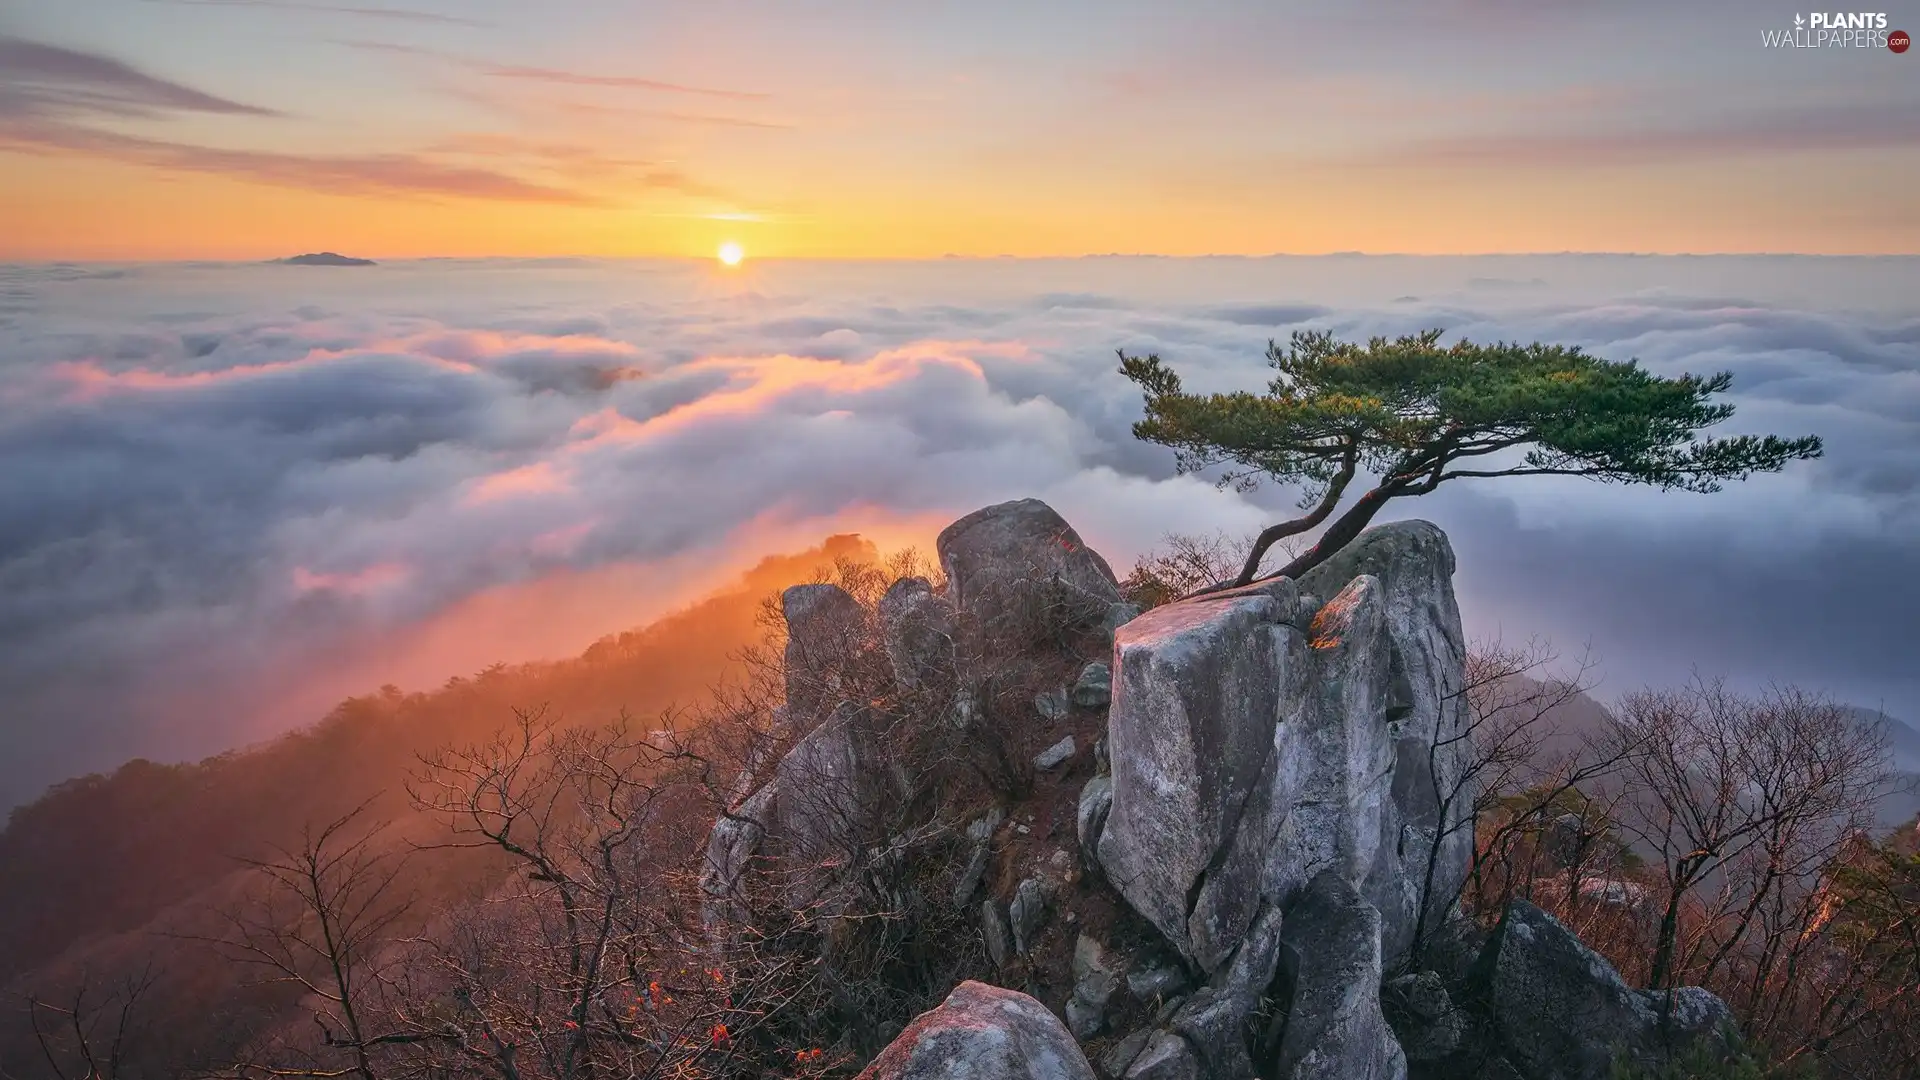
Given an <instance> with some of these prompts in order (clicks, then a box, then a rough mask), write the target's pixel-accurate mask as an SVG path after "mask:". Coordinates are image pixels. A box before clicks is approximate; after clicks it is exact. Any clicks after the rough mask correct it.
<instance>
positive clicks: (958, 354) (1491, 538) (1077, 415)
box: [0, 256, 1920, 806]
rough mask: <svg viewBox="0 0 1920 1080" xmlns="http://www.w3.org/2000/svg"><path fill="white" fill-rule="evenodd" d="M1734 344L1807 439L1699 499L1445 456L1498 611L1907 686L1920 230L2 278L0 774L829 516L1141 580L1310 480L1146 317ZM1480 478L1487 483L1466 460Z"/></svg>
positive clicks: (11, 798)
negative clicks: (1147, 557)
mask: <svg viewBox="0 0 1920 1080" xmlns="http://www.w3.org/2000/svg"><path fill="white" fill-rule="evenodd" d="M1430 326H1437V327H1444V328H1445V329H1446V330H1447V332H1448V334H1449V336H1450V337H1451V336H1456V335H1464V336H1467V337H1471V338H1474V339H1487V338H1506V339H1515V338H1518V339H1527V340H1532V339H1542V340H1548V341H1553V342H1560V343H1565V344H1577V345H1581V346H1584V347H1586V348H1588V349H1590V350H1592V351H1594V352H1597V353H1599V354H1601V355H1604V356H1608V357H1611V358H1625V357H1638V358H1640V359H1641V360H1642V361H1643V362H1644V363H1645V364H1647V365H1648V366H1649V367H1651V368H1652V369H1654V370H1656V371H1660V372H1663V373H1674V372H1679V371H1708V370H1730V371H1732V372H1734V373H1735V376H1736V379H1735V383H1734V392H1733V394H1732V399H1733V400H1734V401H1735V402H1736V403H1737V404H1738V406H1739V412H1738V415H1737V416H1736V417H1735V419H1734V420H1733V421H1732V422H1731V423H1730V424H1729V425H1728V430H1730V431H1768V432H1775V433H1779V434H1784V435H1800V434H1806V433H1816V434H1819V435H1821V436H1823V437H1824V438H1825V439H1826V441H1827V454H1826V457H1825V458H1824V459H1822V460H1819V461H1816V462H1811V463H1805V464H1801V465H1796V466H1795V467H1793V468H1792V469H1790V470H1789V471H1788V472H1787V473H1785V474H1783V475H1777V476H1768V477H1763V478H1760V479H1757V480H1754V481H1751V482H1749V483H1747V484H1744V485H1739V486H1736V487H1733V488H1730V489H1729V490H1728V491H1726V492H1724V493H1722V494H1719V495H1714V496H1710V497H1709V496H1696V495H1686V494H1660V493H1658V492H1654V491H1651V490H1644V489H1629V488H1621V487H1608V486H1602V485H1596V484H1590V483H1586V482H1582V481H1577V480H1564V479H1560V480H1550V479H1529V480H1524V481H1479V482H1475V481H1461V482H1456V483H1455V484H1452V485H1449V486H1448V488H1445V489H1442V491H1441V492H1440V493H1438V494H1436V495H1433V496H1429V497H1427V498H1424V499H1420V500H1417V501H1409V502H1406V503H1403V504H1397V505H1395V506H1394V507H1393V508H1392V511H1391V512H1390V513H1389V514H1388V515H1387V516H1388V517H1389V518H1391V517H1396V516H1398V517H1406V516H1422V517H1427V518H1430V519H1432V520H1435V521H1437V522H1439V523H1440V524H1442V525H1443V526H1445V527H1446V528H1447V529H1448V530H1449V531H1450V533H1451V534H1452V536H1453V539H1454V544H1455V547H1456V549H1457V551H1458V553H1459V560H1460V573H1459V578H1458V585H1459V588H1460V591H1461V595H1462V606H1463V608H1464V610H1465V613H1466V618H1467V620H1468V624H1469V631H1470V633H1472V634H1475V635H1477V636H1479V637H1482V638H1488V637H1493V636H1495V635H1498V636H1501V637H1503V638H1504V639H1506V640H1507V641H1509V642H1512V641H1515V640H1517V639H1525V638H1528V637H1530V636H1534V635H1539V636H1543V637H1546V638H1550V639H1551V640H1552V641H1553V642H1554V643H1555V644H1556V645H1558V646H1559V648H1560V650H1561V651H1562V652H1564V653H1570V654H1571V653H1578V652H1579V651H1581V649H1582V648H1583V647H1586V646H1588V645H1589V644H1590V645H1591V648H1592V650H1593V653H1594V656H1595V657H1596V658H1597V659H1598V660H1599V661H1600V662H1601V663H1602V665H1603V666H1602V668H1601V673H1602V675H1603V676H1604V679H1605V681H1604V683H1603V684H1602V686H1601V689H1600V693H1601V694H1602V696H1610V695H1613V694H1618V693H1621V692H1624V691H1627V690H1630V689H1633V688H1635V687H1638V686H1641V685H1645V684H1647V683H1670V682H1674V681H1677V680H1682V679H1685V678H1687V677H1689V675H1690V674H1692V673H1694V672H1695V671H1697V672H1699V673H1701V674H1705V675H1726V676H1729V677H1731V678H1733V679H1735V680H1736V681H1738V682H1740V683H1741V684H1743V685H1746V686H1759V685H1762V684H1764V683H1766V682H1768V681H1795V682H1800V683H1803V684H1806V685H1810V686H1814V687H1816V688H1819V689H1822V690H1825V691H1828V692H1831V693H1833V694H1835V695H1836V696H1839V697H1842V698H1845V699H1846V700H1849V701H1852V702H1854V703H1857V704H1861V705H1868V706H1875V707H1885V708H1886V709H1887V710H1888V711H1890V712H1891V713H1893V714H1894V715H1896V716H1905V717H1906V718H1908V719H1910V720H1911V719H1915V718H1920V666H1916V663H1915V656H1914V653H1915V646H1916V643H1917V642H1920V260H1916V259H1894V258H1888V259H1833V258H1800V257H1780V258H1654V257H1628V256H1546V257H1484V258H1464V257H1463V258H1391V257H1358V256H1330V257H1322V258H1274V259H1224V258H1223V259H1198V260H1176V259H1156V258H1118V257H1112V258H1091V259H1077V260H1059V261H1017V260H953V259H950V260H935V261H930V262H922V263H870V264H862V263H807V262H777V263H776V262H764V263H758V264H752V263H750V264H749V265H748V266H746V267H744V268H742V269H741V270H739V271H734V272H724V271H721V270H719V269H718V268H715V267H709V266H706V265H700V264H694V263H688V262H600V261H579V260H547V261H532V262H530V261H460V260H425V261H418V262H399V263H391V264H385V265H381V266H377V267H371V268H351V269H349V268H319V267H294V266H280V265H244V266H243V265H233V264H179V265H139V266H97V265H88V266H13V267H0V806H4V805H11V804H12V803H14V802H17V801H19V800H20V799H22V798H27V797H31V795H32V794H33V793H34V792H36V791H38V790H39V789H40V788H41V787H43V786H45V785H46V784H47V783H49V782H52V781H54V780H57V779H60V778H62V777H64V776H68V775H72V774H75V773H77V772H81V771H86V770H90V769H99V768H104V767H111V766H112V765H114V764H117V763H118V762H120V761H123V760H126V759H127V758H130V757H133V756H136V755H147V756H153V757H159V758H165V759H179V758H189V757H196V756H199V755H202V754H206V753H211V752H215V751H218V750H222V749H225V748H227V747H230V746H233V745H236V744H239V743H243V742H247V741H251V740H257V739H260V738H264V737H267V736H269V735H271V734H273V733H275V732H277V731H280V730H284V729H286V728H288V727H290V726H293V725H296V724H298V723H302V722H306V721H310V720H312V719H314V718H315V717H317V716H318V715H319V714H320V713H321V712H322V711H324V709H325V707H326V706H327V704H328V703H329V702H331V701H332V700H335V699H337V698H338V697H340V696H342V695H343V694H345V693H348V692H353V691H359V690H364V689H368V688H371V687H373V686H377V685H379V684H381V683H383V682H388V681H393V682H399V683H401V684H403V685H407V686H430V685H433V684H435V683H437V682H438V681H440V680H442V679H445V678H446V677H447V676H449V675H452V674H456V673H465V672H471V671H473V670H476V669H478V668H479V667H482V666H484V665H485V664H487V663H489V662H492V661H495V660H522V659H535V658H539V657H548V656H561V655H567V654H570V653H572V652H574V651H577V650H578V649H579V648H581V647H583V646H584V645H585V644H587V643H588V642H590V641H592V640H593V639H594V638H596V637H598V636H600V635H601V634H603V633H606V632H609V631H613V630H617V629H622V628H625V627H628V626H631V625H634V624H636V623H638V622H642V621H644V620H645V619H646V618H648V617H651V616H652V615H655V614H658V613H659V612H660V611H662V610H663V609H665V608H667V607H670V606H672V605H674V604H677V603H681V602H685V601H687V600H690V599H693V598H695V597H697V596H698V595H700V593H701V592H702V591H703V590H706V589H709V588H712V587H714V586H716V585H718V584H721V583H723V582H725V581H726V580H727V579H728V578H729V576H730V575H731V574H733V573H735V572H737V571H738V570H739V569H740V568H741V567H742V566H743V565H745V564H746V563H747V562H749V561H751V560H752V559H754V558H755V557H757V556H759V555H762V554H766V553H770V552H772V551H776V550H797V549H800V548H803V547H805V546H808V545H810V544H811V543H814V542H816V541H818V540H819V539H820V538H822V537H823V536H825V535H826V534H828V533H829V532H834V531H850V530H859V531H863V532H866V533H868V534H869V535H873V536H875V537H877V538H879V539H880V540H882V542H884V543H889V544H898V543H908V542H914V543H919V544H920V545H922V546H927V545H929V544H930V542H931V537H932V535H933V533H934V532H935V531H937V529H938V528H939V526H940V525H942V524H944V523H945V522H946V521H948V520H951V519H952V518H953V517H955V516H957V515H959V514H961V513H964V512H966V511H969V510H972V509H974V508H976V507H978V506H981V505H984V504H987V503H991V502H995V501H999V500H1002V499H1009V498H1016V497H1024V496H1038V497H1040V498H1043V499H1046V500H1048V501H1049V502H1051V503H1052V504H1053V505H1054V506H1056V507H1057V508H1059V509H1060V510H1061V512H1062V513H1064V514H1065V515H1066V516H1067V517H1068V519H1069V520H1071V521H1072V522H1073V523H1074V524H1075V525H1076V526H1078V527H1079V529H1080V530H1081V532H1082V533H1083V534H1084V535H1086V537H1087V538H1088V540H1089V542H1091V543H1093V544H1094V545H1095V546H1096V547H1098V548H1100V549H1101V550H1102V551H1103V552H1104V553H1105V554H1107V556H1108V557H1109V559H1110V560H1111V561H1112V562H1114V563H1115V565H1116V566H1117V567H1120V568H1122V569H1123V570H1124V568H1125V567H1126V566H1127V565H1130V563H1131V561H1132V559H1133V558H1134V557H1135V556H1137V555H1138V554H1140V553H1141V552H1143V551H1145V550H1147V549H1149V548H1151V547H1152V546H1154V545H1155V543H1156V542H1157V541H1158V540H1159V539H1160V538H1161V536H1162V535H1163V534H1165V533H1167V532H1169V531H1180V532H1196V533H1210V532H1213V531H1215V530H1219V529H1224V530H1226V531H1227V532H1228V533H1230V534H1234V535H1238V534H1242V533H1246V532H1250V531H1252V530H1254V529H1256V528H1258V527H1259V526H1260V525H1261V524H1263V523H1265V522H1268V521H1270V520H1272V519H1273V518H1275V517H1276V516H1277V515H1280V514H1284V513H1287V512H1288V511H1289V510H1290V509H1291V507H1292V505H1293V502H1294V500H1295V498H1296V497H1297V493H1296V492H1290V491H1286V490H1281V489H1273V488H1268V489H1264V490H1263V491H1261V492H1259V493H1257V494H1255V495H1252V496H1243V495H1239V494H1235V493H1232V492H1230V491H1221V490H1218V489H1217V488H1215V487H1214V486H1213V485H1212V484H1210V483H1209V482H1207V481H1206V480H1205V479H1201V478H1195V477H1180V476H1176V475H1175V473H1174V469H1173V461H1172V455H1171V452H1170V451H1168V450H1166V449H1164V448H1162V447H1158V446H1153V445H1149V444H1144V443H1141V442H1138V441H1137V440H1135V439H1133V437H1132V436H1131V434H1130V431H1129V427H1130V425H1131V424H1132V422H1133V421H1134V420H1136V419H1137V418H1138V416H1139V409H1140V399H1139V394H1138V392H1137V389H1136V388H1135V387H1134V386H1133V385H1132V384H1130V383H1128V382H1127V381H1126V380H1125V379H1124V378H1122V377H1121V376H1120V375H1119V374H1118V373H1117V371H1116V359H1115V355H1114V353H1115V350H1116V349H1125V350H1127V351H1129V352H1134V351H1142V352H1144V351H1155V352H1159V353H1160V354H1161V355H1162V356H1164V357H1166V358H1168V359H1169V360H1170V361H1171V362H1172V363H1173V365H1174V366H1175V367H1176V368H1177V369H1178V370H1180V371H1181V372H1182V374H1183V375H1185V376H1186V379H1187V383H1188V385H1189V388H1191V389H1196V390H1213V389H1229V388H1236V387H1244V388H1249V389H1258V388H1259V387H1260V386H1262V385H1263V384H1264V382H1265V380H1266V378H1267V374H1268V373H1267V371H1266V369H1265V367H1264V366H1263V350H1264V348H1265V346H1266V344H1267V342H1268V341H1269V339H1272V338H1280V339H1283V340H1284V339H1285V337H1286V336H1287V335H1288V334H1289V333H1290V332H1291V331H1292V330H1294V329H1305V328H1326V329H1331V330H1334V331H1336V332H1338V333H1340V334H1343V335H1347V336H1369V335H1375V334H1399V333H1406V332H1411V331H1415V330H1418V329H1421V328H1424V327H1430ZM1476 483H1477V484H1478V486H1472V485H1474V484H1476Z"/></svg>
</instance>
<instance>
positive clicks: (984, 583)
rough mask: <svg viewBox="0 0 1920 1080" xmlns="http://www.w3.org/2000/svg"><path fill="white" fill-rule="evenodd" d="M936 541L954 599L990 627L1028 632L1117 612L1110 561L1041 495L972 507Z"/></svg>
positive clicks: (1095, 622) (1082, 623)
mask: <svg viewBox="0 0 1920 1080" xmlns="http://www.w3.org/2000/svg"><path fill="white" fill-rule="evenodd" d="M935 546H936V548H937V549H938V551H939V554H940V566H941V568H942V569H943V570H945V571H946V575H947V589H948V597H949V599H951V600H952V601H953V604H954V607H955V608H957V609H960V610H963V611H966V612H967V613H968V614H969V615H970V616H971V617H972V618H973V619H974V620H975V621H976V622H977V623H978V625H980V626H981V627H983V628H984V629H986V630H987V631H988V632H989V633H994V634H997V635H1000V636H1002V637H1011V638H1030V637H1034V636H1040V635H1042V634H1045V633H1047V632H1050V631H1052V630H1054V629H1057V628H1069V629H1077V628H1083V627H1096V626H1100V625H1102V624H1103V623H1107V622H1110V621H1112V619H1114V618H1116V617H1118V616H1116V614H1115V612H1114V610H1113V609H1114V605H1117V604H1120V603H1121V599H1120V586H1119V584H1118V581H1117V579H1115V578H1114V576H1113V568H1112V567H1110V566H1108V565H1107V561H1106V560H1105V559H1103V558H1101V557H1100V556H1099V554H1098V553H1097V552H1095V551H1093V550H1092V549H1091V548H1089V547H1087V545H1086V542H1085V541H1083V540H1081V539H1080V534H1079V533H1077V532H1075V531H1074V530H1073V526H1071V525H1069V524H1067V522H1066V519H1065V518H1062V517H1061V516H1060V515H1059V514H1058V513H1056V512H1055V511H1054V509H1053V507H1051V506H1048V505H1047V504H1046V503H1043V502H1041V501H1040V500H1038V499H1021V500H1019V501H1016V502H1005V503H999V504H997V505H994V506H988V507H985V508H983V509H980V510H975V511H974V512H973V513H971V514H968V515H967V516H966V517H963V518H961V519H960V520H958V521H956V522H954V523H953V524H951V525H949V526H947V527H946V528H945V529H943V530H941V532H940V536H939V538H938V540H937V541H936V542H935Z"/></svg>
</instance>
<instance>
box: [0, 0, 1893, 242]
mask: <svg viewBox="0 0 1920 1080" xmlns="http://www.w3.org/2000/svg"><path fill="white" fill-rule="evenodd" d="M1776 8H1777V10H1776ZM1792 14H1793V11H1792V10H1791V9H1790V8H1788V7H1786V6H1781V5H1755V4H1752V3H1748V2H1734V0H1707V2H1702V3H1690V4H1672V3H1659V4H1656V3H1649V2H1645V0H1628V2H1623V3H1614V4H1576V3H1571V2H1568V0H1549V2H1546V3H1521V2H1518V0H1438V2H1420V3H1416V2H1413V0H1369V2H1365V3H1354V4H1345V5H1337V6H1336V5H1332V4H1303V3H1284V2H1269V0H1263V2H1259V3H1252V2H1233V0H1186V2H1183V3H1179V4H1173V3H1165V2H1154V3H1148V2H1143V0H1100V2H1097V3H1093V2H1080V0H1049V2H1034V0H1009V2H1002V0H970V2H967V3H957V2H954V3H947V2H931V0H901V2H892V3H881V2H877V0H864V2H842V0H758V2H753V0H698V2H670V0H646V2H636V0H546V2H542V3H532V2H528V0H57V2H55V0H0V258H8V259H16V260H17V259H27V260H39V259H191V258H215V259H219V258H259V257H266V256H276V255H284V254H292V253H295V252H299V251H306V250H317V249H322V248H326V249H332V250H339V251H346V252H350V253H353V254H359V255H369V256H376V257H383V256H384V257H404V256H424V255H544V254H581V255H707V256H710V255H712V254H713V253H714V251H715V250H716V249H717V248H718V246H719V245H720V244H721V243H722V242H724V241H728V240H732V241H736V242H738V243H740V244H742V245H743V246H744V247H745V249H746V251H747V253H748V255H749V257H765V256H855V257H875V256H878V257H928V256H939V255H942V254H948V253H954V254H963V255H997V254H1015V255H1079V254H1088V253H1105V252H1115V251H1118V252H1149V253H1162V254H1176V255H1178V254H1199V253H1248V254H1251V253H1268V252H1281V251H1284V252H1299V253H1315V252H1327V251H1340V250H1361V251H1374V252H1386V251H1397V252H1411V253H1434V252H1487V251H1505V252H1513V251H1560V250H1589V251H1646V252H1682V251H1691V252H1710V251H1721V252H1757V251H1798V252H1813V253H1892V252H1912V251H1915V250H1920V184H1914V183H1913V182H1912V178H1913V177H1914V176H1916V175H1920V107H1917V106H1920V53H1915V52H1908V53H1907V54H1905V55H1894V54H1892V53H1890V52H1889V51H1888V50H1886V49H1847V48H1843V49H1829V50H1778V49H1766V48H1763V47H1762V45H1761V36H1762V31H1763V30H1766V29H1777V28H1779V27H1784V26H1788V25H1790V24H1791V18H1792ZM1915 14H1920V9H1916V11H1915ZM1903 18H1906V21H1907V22H1910V23H1913V24H1914V26H1913V27H1909V29H1916V28H1920V18H1908V17H1906V16H1903V15H1902V14H1901V13H1899V12H1894V13H1892V23H1893V24H1894V25H1895V26H1900V25H1902V19H1903Z"/></svg>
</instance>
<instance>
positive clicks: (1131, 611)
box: [1100, 600, 1141, 640]
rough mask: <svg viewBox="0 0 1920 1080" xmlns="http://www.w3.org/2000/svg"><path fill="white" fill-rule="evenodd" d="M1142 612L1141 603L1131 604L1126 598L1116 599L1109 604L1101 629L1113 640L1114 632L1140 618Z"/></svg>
mask: <svg viewBox="0 0 1920 1080" xmlns="http://www.w3.org/2000/svg"><path fill="white" fill-rule="evenodd" d="M1140 612H1141V607H1140V605H1139V604H1131V603H1128V602H1127V601H1125V600H1116V601H1114V602H1113V603H1111V604H1108V605H1107V614H1106V618H1104V619H1102V620H1101V622H1100V629H1101V630H1102V631H1103V632H1104V633H1105V634H1106V636H1107V639H1108V640H1112V638H1113V635H1114V632H1115V631H1117V630H1119V629H1120V628H1121V627H1123V626H1125V625H1127V624H1128V623H1130V622H1132V621H1133V620H1135V619H1137V618H1139V617H1140Z"/></svg>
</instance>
